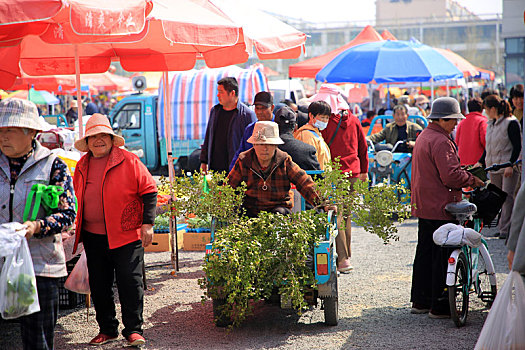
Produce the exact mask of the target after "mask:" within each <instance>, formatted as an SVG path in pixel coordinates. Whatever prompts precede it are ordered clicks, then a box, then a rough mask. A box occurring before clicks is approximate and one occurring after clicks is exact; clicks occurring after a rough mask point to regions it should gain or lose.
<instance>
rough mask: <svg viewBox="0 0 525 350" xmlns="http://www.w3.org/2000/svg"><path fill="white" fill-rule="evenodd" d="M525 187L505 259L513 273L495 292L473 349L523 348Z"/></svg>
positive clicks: (524, 321)
mask: <svg viewBox="0 0 525 350" xmlns="http://www.w3.org/2000/svg"><path fill="white" fill-rule="evenodd" d="M524 223H525V186H523V185H522V186H521V188H520V191H519V192H518V195H517V197H516V201H515V203H514V211H513V212H512V218H511V226H510V232H509V240H508V242H507V247H508V249H509V254H508V257H507V258H508V260H509V268H510V269H511V270H512V271H511V273H510V274H509V276H508V277H507V279H506V280H505V283H504V284H503V287H502V288H501V290H500V291H499V292H498V295H497V297H496V300H494V304H493V305H492V309H491V310H490V313H489V316H488V317H487V320H486V321H485V324H484V325H483V329H482V330H481V334H480V335H479V338H478V342H477V343H476V349H489V350H492V349H525V279H524V277H523V276H524V275H525V232H524V231H525V225H524Z"/></svg>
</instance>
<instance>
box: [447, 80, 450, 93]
mask: <svg viewBox="0 0 525 350" xmlns="http://www.w3.org/2000/svg"><path fill="white" fill-rule="evenodd" d="M448 81H449V80H448V79H447V96H450V90H449V86H448Z"/></svg>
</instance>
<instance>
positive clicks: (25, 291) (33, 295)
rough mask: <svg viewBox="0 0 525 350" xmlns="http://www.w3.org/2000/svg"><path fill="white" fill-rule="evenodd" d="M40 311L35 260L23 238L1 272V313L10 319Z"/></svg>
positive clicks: (8, 256) (7, 258)
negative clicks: (34, 266)
mask: <svg viewBox="0 0 525 350" xmlns="http://www.w3.org/2000/svg"><path fill="white" fill-rule="evenodd" d="M38 311H40V304H39V303H38V292H37V289H36V278H35V271H34V269H33V260H32V258H31V253H30V252H29V246H28V245H27V240H26V239H25V238H22V239H21V240H20V245H19V246H18V248H16V249H15V251H14V253H13V254H10V255H7V256H6V260H5V263H4V266H3V267H2V272H0V314H1V315H2V318H4V319H6V320H8V319H13V318H18V317H21V316H25V315H30V314H32V313H34V312H38Z"/></svg>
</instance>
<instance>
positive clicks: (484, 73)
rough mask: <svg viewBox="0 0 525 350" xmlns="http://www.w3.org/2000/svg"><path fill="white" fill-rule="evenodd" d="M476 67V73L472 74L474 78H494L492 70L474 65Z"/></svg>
mask: <svg viewBox="0 0 525 350" xmlns="http://www.w3.org/2000/svg"><path fill="white" fill-rule="evenodd" d="M476 69H477V70H478V74H477V75H476V76H474V78H477V79H485V80H494V78H495V76H496V75H495V74H494V72H493V71H491V70H488V69H483V68H480V67H476Z"/></svg>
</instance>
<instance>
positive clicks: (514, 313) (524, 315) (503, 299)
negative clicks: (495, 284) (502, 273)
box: [475, 271, 525, 350]
mask: <svg viewBox="0 0 525 350" xmlns="http://www.w3.org/2000/svg"><path fill="white" fill-rule="evenodd" d="M478 349H479V350H481V349H483V350H492V349H494V350H496V349H498V350H499V349H511V350H514V349H515V350H518V349H525V284H524V282H523V278H522V277H521V275H520V273H519V272H517V271H511V273H510V274H509V276H508V277H507V279H506V280H505V283H504V284H503V287H501V290H500V291H498V295H497V296H496V300H494V304H493V305H492V309H491V310H490V313H489V316H488V317H487V320H486V321H485V324H484V325H483V329H482V330H481V334H480V335H479V338H478V342H477V343H476V347H475V350H478Z"/></svg>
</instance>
